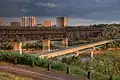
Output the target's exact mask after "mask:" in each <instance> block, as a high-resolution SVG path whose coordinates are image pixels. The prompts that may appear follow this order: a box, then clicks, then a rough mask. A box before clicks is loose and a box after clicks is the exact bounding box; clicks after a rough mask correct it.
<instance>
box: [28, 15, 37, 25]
mask: <svg viewBox="0 0 120 80" xmlns="http://www.w3.org/2000/svg"><path fill="white" fill-rule="evenodd" d="M35 25H36V21H35V17H34V16H31V17H29V26H30V27H34V26H35Z"/></svg>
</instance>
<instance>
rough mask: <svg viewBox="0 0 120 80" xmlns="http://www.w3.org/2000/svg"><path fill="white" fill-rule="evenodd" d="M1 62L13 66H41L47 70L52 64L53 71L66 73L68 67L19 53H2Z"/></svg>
mask: <svg viewBox="0 0 120 80" xmlns="http://www.w3.org/2000/svg"><path fill="white" fill-rule="evenodd" d="M0 61H5V62H10V63H13V64H23V65H29V66H32V67H33V66H39V67H43V68H47V66H48V64H49V62H51V67H52V69H56V70H63V71H65V69H66V67H67V65H66V64H63V63H60V62H54V61H50V60H48V59H42V58H39V57H36V56H31V55H28V54H23V55H20V54H18V53H11V52H0Z"/></svg>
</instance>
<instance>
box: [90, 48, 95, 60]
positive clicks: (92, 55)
mask: <svg viewBox="0 0 120 80" xmlns="http://www.w3.org/2000/svg"><path fill="white" fill-rule="evenodd" d="M94 51H95V47H93V50H92V51H91V58H93V57H94Z"/></svg>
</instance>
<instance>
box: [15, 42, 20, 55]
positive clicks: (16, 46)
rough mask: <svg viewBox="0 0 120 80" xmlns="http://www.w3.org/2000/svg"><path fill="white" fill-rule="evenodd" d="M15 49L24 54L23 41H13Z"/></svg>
mask: <svg viewBox="0 0 120 80" xmlns="http://www.w3.org/2000/svg"><path fill="white" fill-rule="evenodd" d="M13 50H14V51H19V53H20V54H22V43H21V42H13Z"/></svg>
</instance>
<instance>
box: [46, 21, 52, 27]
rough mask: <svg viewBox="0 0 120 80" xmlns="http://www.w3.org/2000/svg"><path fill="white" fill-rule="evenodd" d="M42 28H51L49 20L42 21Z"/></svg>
mask: <svg viewBox="0 0 120 80" xmlns="http://www.w3.org/2000/svg"><path fill="white" fill-rule="evenodd" d="M44 27H52V21H49V20H46V21H44Z"/></svg>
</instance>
